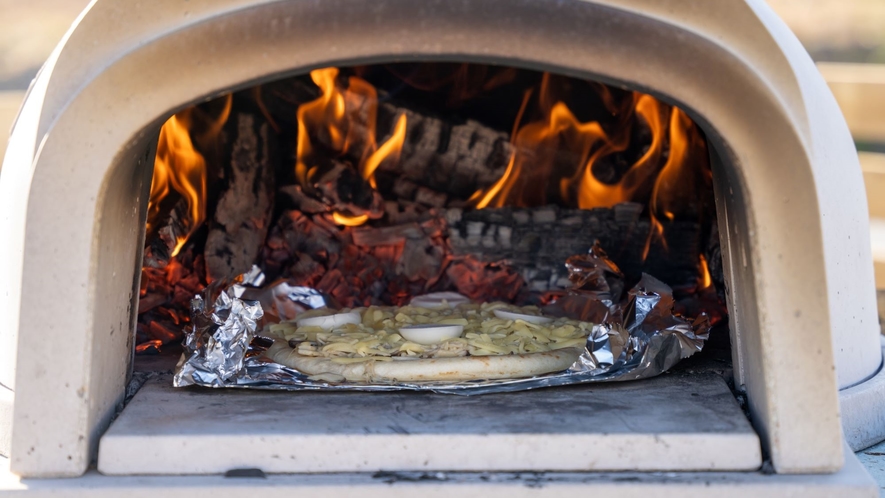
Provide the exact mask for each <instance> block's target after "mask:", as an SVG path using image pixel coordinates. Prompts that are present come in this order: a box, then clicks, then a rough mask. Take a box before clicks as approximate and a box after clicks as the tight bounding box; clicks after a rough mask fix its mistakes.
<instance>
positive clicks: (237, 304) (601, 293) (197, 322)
mask: <svg viewBox="0 0 885 498" xmlns="http://www.w3.org/2000/svg"><path fill="white" fill-rule="evenodd" d="M570 261H572V262H573V263H574V264H571V265H569V270H570V272H571V273H572V282H573V284H574V287H573V288H572V289H571V290H569V292H568V294H567V295H566V296H564V297H563V298H561V301H563V303H561V306H560V307H559V308H551V310H555V311H557V314H560V313H562V314H566V315H570V316H573V317H574V316H577V317H579V319H585V320H586V319H588V318H587V317H588V316H594V317H596V318H597V320H591V321H595V322H597V325H595V326H594V327H593V329H592V331H591V334H590V336H589V337H588V338H587V344H586V347H585V349H584V353H583V354H582V355H581V356H580V357H579V359H578V360H577V361H576V362H575V363H574V364H573V365H572V366H571V367H570V368H569V369H567V370H565V371H562V372H557V373H551V374H546V375H540V376H535V377H530V378H524V379H507V380H476V381H464V382H411V383H410V382H397V383H389V384H367V383H358V382H348V381H344V382H341V383H330V382H326V381H321V380H316V379H312V378H311V377H310V376H308V375H307V374H304V373H301V372H299V371H298V370H295V369H292V368H289V367H285V366H283V365H280V364H277V363H273V362H270V361H269V360H266V359H264V358H263V357H262V356H261V354H260V352H261V350H262V347H261V346H260V345H258V344H257V343H258V342H259V340H260V339H261V338H260V337H258V338H256V342H255V343H253V344H252V349H251V350H249V348H247V346H248V345H249V343H250V341H252V338H253V337H254V335H255V332H256V329H257V323H258V320H259V319H260V318H261V317H262V309H261V304H260V303H259V302H258V301H253V300H246V299H244V297H248V291H247V290H244V287H243V285H242V284H238V285H234V286H232V287H231V288H229V289H226V290H225V291H224V292H222V293H221V294H220V295H219V297H218V299H216V301H215V305H214V307H212V308H210V309H206V307H205V302H204V301H203V300H202V299H200V298H197V299H195V300H194V308H193V311H194V317H193V318H194V319H193V325H192V327H191V328H190V330H189V331H188V332H187V338H186V348H187V349H188V353H187V354H186V355H183V357H182V361H181V362H180V363H179V365H178V368H177V371H176V374H175V380H174V385H175V386H176V387H183V386H190V385H200V386H207V387H235V388H236V387H238V388H255V389H275V390H289V391H297V390H329V391H333V390H334V391H392V390H415V391H432V392H437V393H448V394H462V395H472V394H484V393H492V392H507V391H522V390H528V389H536V388H540V387H548V386H562V385H568V384H581V383H589V382H614V381H621V380H634V379H642V378H647V377H652V376H655V375H658V374H660V373H663V372H665V371H666V370H668V369H669V368H671V367H672V366H673V365H675V364H676V363H677V362H678V361H679V360H681V359H683V358H686V357H688V356H691V355H692V354H694V353H696V352H698V351H700V350H701V349H702V348H703V345H704V341H706V339H707V337H708V334H709V330H710V320H709V318H708V317H707V316H706V315H703V314H702V315H701V316H699V317H697V318H695V319H693V320H687V319H685V318H682V317H680V316H677V315H674V314H673V312H672V308H673V304H674V300H673V295H672V290H671V289H670V288H669V287H668V286H667V285H666V284H664V283H663V282H661V281H659V280H657V279H655V278H654V277H652V276H650V275H643V277H642V279H641V280H640V281H639V283H638V284H637V285H636V286H634V287H633V288H632V289H631V290H630V291H629V292H628V293H627V298H626V299H625V300H623V301H622V302H615V300H614V299H613V296H612V290H613V287H616V286H617V282H618V279H621V280H620V281H621V282H623V280H622V279H623V276H622V275H621V274H620V271H619V270H617V266H614V263H611V262H610V260H608V258H607V257H606V256H605V253H604V252H603V251H602V250H601V248H598V247H595V249H594V250H591V252H590V253H589V254H588V255H581V256H580V257H576V258H575V259H573V258H570ZM253 280H255V279H254V278H253ZM613 284H614V285H613ZM603 286H604V287H605V288H604V289H603V288H602V287H603ZM293 289H294V290H293ZM268 292H269V295H271V296H276V298H275V299H278V298H279V296H283V295H285V296H292V297H291V299H292V301H293V302H296V303H297V304H298V305H299V306H303V307H323V306H328V305H329V304H330V301H329V300H328V299H327V298H325V297H324V296H323V295H322V293H320V292H319V291H316V290H314V289H309V288H304V287H294V286H290V285H289V284H287V283H283V282H277V283H275V284H273V285H271V286H270V288H269V289H263V290H262V291H261V293H264V294H265V295H268ZM569 304H570V305H572V306H571V307H569V306H563V305H569ZM273 306H275V307H276V308H277V309H279V306H278V305H276V304H274V305H273ZM280 314H282V313H280ZM600 317H601V319H600ZM265 344H266V341H265Z"/></svg>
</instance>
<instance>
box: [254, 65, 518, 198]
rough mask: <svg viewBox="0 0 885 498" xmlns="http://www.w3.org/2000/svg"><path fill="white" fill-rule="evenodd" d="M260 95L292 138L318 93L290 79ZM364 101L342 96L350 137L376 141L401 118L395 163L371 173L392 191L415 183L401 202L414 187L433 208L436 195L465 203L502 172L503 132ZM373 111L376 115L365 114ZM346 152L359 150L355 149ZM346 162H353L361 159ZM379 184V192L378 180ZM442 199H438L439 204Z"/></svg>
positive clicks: (325, 140) (389, 102)
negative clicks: (304, 107) (397, 184)
mask: <svg viewBox="0 0 885 498" xmlns="http://www.w3.org/2000/svg"><path fill="white" fill-rule="evenodd" d="M263 95H264V99H265V104H266V106H267V108H269V109H272V110H273V111H272V112H273V113H274V114H273V118H274V120H276V121H277V122H278V123H280V124H281V126H283V127H284V128H289V130H290V131H289V133H293V135H292V136H295V134H296V133H297V123H296V122H295V121H294V118H295V116H296V114H297V108H298V105H299V104H302V103H304V102H307V101H309V100H311V99H314V98H316V97H317V96H318V95H319V92H318V90H317V88H316V87H315V86H314V85H313V84H312V83H310V82H309V81H308V80H305V79H304V78H291V79H288V80H283V81H279V82H275V83H271V84H269V85H267V86H266V87H265V88H264V92H263ZM368 100H369V98H368V97H365V96H363V95H360V94H356V93H349V94H348V101H347V105H348V108H352V109H354V112H353V114H352V115H353V116H355V119H354V120H353V121H352V122H351V129H350V133H349V135H350V136H353V137H365V136H367V135H368V133H370V132H371V133H373V134H374V136H375V137H377V138H378V141H379V142H381V141H383V140H385V139H386V138H387V137H390V136H392V135H393V133H394V129H395V127H396V125H397V122H398V120H399V119H400V116H403V115H405V117H406V133H405V140H404V141H403V146H402V151H401V152H400V156H399V157H400V160H399V161H390V162H384V163H382V164H381V165H380V167H379V168H378V170H377V172H376V173H378V175H379V178H381V177H386V178H387V179H388V183H389V185H387V189H388V190H389V189H392V188H394V186H393V183H394V181H395V180H396V179H398V178H403V179H406V180H408V181H409V182H412V183H414V184H415V186H414V187H411V188H412V190H411V191H410V192H409V193H408V194H407V195H406V196H400V198H402V199H405V200H415V198H414V197H412V196H413V195H417V194H419V191H418V189H417V187H418V186H424V187H427V188H428V189H431V190H432V191H435V192H421V193H420V195H421V199H418V201H419V202H422V201H423V202H427V203H428V205H434V206H438V205H439V204H440V203H441V198H440V194H439V193H441V192H445V193H447V194H449V196H451V197H453V198H455V199H460V200H466V199H467V198H469V197H470V196H471V195H473V193H474V192H476V190H477V189H481V188H487V187H489V186H491V185H493V184H494V183H495V181H497V180H498V178H500V177H501V175H502V174H503V173H504V170H505V169H506V168H507V164H508V162H509V160H510V156H511V152H512V146H511V144H510V141H509V137H508V135H507V133H504V132H500V131H497V130H495V129H492V128H489V127H487V126H485V125H483V124H482V123H480V122H478V121H474V120H466V121H463V122H460V123H453V122H452V121H451V120H447V119H444V118H442V117H439V116H435V115H433V114H432V113H427V112H423V111H421V110H418V109H415V108H413V107H411V106H410V105H409V104H408V103H406V102H400V101H397V100H396V99H393V98H389V97H388V96H387V95H385V94H383V92H379V94H378V99H377V100H378V102H380V103H378V104H377V106H374V102H369V101H368ZM373 107H375V111H376V113H377V114H373V113H372V112H371V110H372V108H373ZM373 116H377V119H376V123H377V127H376V123H372V122H371V121H372V117H373ZM284 133H285V132H284ZM315 139H316V140H317V141H318V142H319V143H321V144H322V145H324V146H325V147H327V148H329V149H330V150H334V147H333V146H332V144H331V143H329V140H330V138H329V137H327V136H324V135H323V134H318V136H316V137H315ZM352 149H353V150H354V151H357V152H358V151H360V148H359V147H353V148H352ZM348 159H350V160H351V161H353V162H354V164H356V163H358V162H359V161H360V159H361V158H360V157H349V158H348ZM379 183H381V184H382V190H384V188H383V183H384V182H383V181H380V182H379ZM406 188H407V189H408V188H409V187H408V186H406ZM447 200H448V199H447V198H446V197H445V196H444V195H443V197H442V202H446V201H447Z"/></svg>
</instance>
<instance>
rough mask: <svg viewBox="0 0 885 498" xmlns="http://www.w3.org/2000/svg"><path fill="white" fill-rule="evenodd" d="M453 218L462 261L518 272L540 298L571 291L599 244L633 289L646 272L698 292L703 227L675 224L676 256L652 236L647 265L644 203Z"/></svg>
mask: <svg viewBox="0 0 885 498" xmlns="http://www.w3.org/2000/svg"><path fill="white" fill-rule="evenodd" d="M445 216H446V219H447V221H448V224H449V234H448V235H449V243H450V244H451V248H452V252H453V254H454V255H455V256H468V255H469V256H473V257H476V258H478V259H479V260H481V261H484V262H497V261H506V262H507V263H508V264H510V265H512V266H513V267H514V268H516V269H518V271H519V272H520V274H521V275H522V277H523V278H524V279H525V280H526V282H527V283H528V286H529V288H530V289H531V290H533V291H539V292H544V291H548V290H554V289H562V288H567V287H568V286H569V282H568V272H567V271H566V269H565V266H564V263H565V260H566V259H567V258H568V257H569V256H572V255H575V254H583V253H586V252H587V251H588V250H589V249H590V247H592V246H593V243H594V242H595V241H596V240H599V241H600V243H601V245H602V247H603V248H604V249H605V250H606V252H608V255H609V256H610V257H611V259H612V260H614V261H615V263H617V264H618V266H619V267H620V268H621V270H622V271H623V272H624V274H625V276H626V278H627V281H628V284H629V285H632V283H633V282H636V281H638V280H639V278H640V277H641V275H642V272H647V273H650V274H652V275H655V276H656V277H658V278H659V279H661V280H663V281H664V282H666V283H668V284H669V285H671V286H673V287H674V289H676V290H679V289H688V288H694V287H695V286H696V285H697V271H698V263H699V256H700V251H701V249H702V247H701V243H700V233H701V226H700V224H698V223H693V222H674V223H671V224H670V225H669V226H668V227H667V230H666V231H665V235H664V237H665V240H666V243H667V248H668V250H665V249H663V247H662V242H661V241H659V240H657V239H656V238H655V237H654V236H652V237H651V244H652V245H653V250H651V251H649V255H648V257H647V258H643V253H644V249H645V246H646V244H647V243H649V236H650V235H649V234H650V232H651V230H652V227H651V222H650V221H649V219H648V218H647V217H644V216H642V206H640V205H639V204H634V203H623V204H618V205H616V206H614V207H613V208H611V209H605V208H597V209H591V210H578V209H564V208H558V207H555V206H549V207H545V208H535V209H520V208H494V209H480V210H472V211H462V210H460V209H448V210H446V212H445Z"/></svg>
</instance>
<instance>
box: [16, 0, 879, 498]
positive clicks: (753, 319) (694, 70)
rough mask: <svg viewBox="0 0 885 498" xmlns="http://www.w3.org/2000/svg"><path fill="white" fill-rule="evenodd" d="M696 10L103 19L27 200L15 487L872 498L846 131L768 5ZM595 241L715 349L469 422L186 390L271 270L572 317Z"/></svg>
mask: <svg viewBox="0 0 885 498" xmlns="http://www.w3.org/2000/svg"><path fill="white" fill-rule="evenodd" d="M683 3H684V2H654V1H648V0H637V1H623V0H617V1H616V0H612V1H608V0H567V1H560V2H550V1H543V0H523V1H519V2H510V1H499V0H489V1H484V2H469V1H448V2H436V1H421V2H416V1H403V0H383V1H376V2H366V1H363V0H325V1H323V2H314V1H302V0H279V1H264V0H226V1H223V2H219V1H212V2H209V1H197V2H194V1H191V2H185V3H179V2H159V3H158V2H149V3H139V2H132V1H126V2H107V1H97V2H93V3H92V4H91V5H90V7H89V8H88V9H87V10H86V11H85V12H84V13H83V14H82V15H81V17H80V18H79V19H78V21H77V23H76V24H75V25H74V27H73V28H72V29H71V31H70V32H69V33H68V35H67V36H66V37H65V39H64V40H63V42H62V44H61V45H59V47H58V48H57V49H56V51H55V52H54V53H53V54H52V56H51V57H50V59H49V61H48V62H47V63H46V65H45V66H44V67H43V69H42V71H41V73H40V74H39V76H38V77H37V79H36V80H35V81H34V83H33V84H32V86H31V88H30V90H29V93H28V96H27V98H26V101H25V104H24V105H23V107H22V110H21V112H20V115H19V117H18V119H17V121H16V124H15V127H14V129H13V133H12V137H11V141H10V145H9V150H8V152H7V154H6V157H5V159H4V163H3V169H2V171H3V173H2V176H0V212H2V213H3V214H4V216H3V217H2V218H0V233H3V234H4V237H5V239H4V240H3V241H2V242H0V251H2V255H3V257H2V258H0V274H2V275H4V278H3V279H2V283H0V290H2V295H3V296H4V298H3V299H2V301H0V317H2V322H0V324H2V325H0V339H2V347H0V351H2V357H0V388H2V392H3V394H2V395H3V401H2V403H3V404H2V405H0V408H2V410H0V428H2V429H3V432H2V433H0V453H2V454H3V455H4V456H5V457H7V458H8V461H9V469H8V470H4V471H3V472H4V473H5V475H4V477H3V478H2V479H0V494H3V493H5V492H15V490H18V492H21V493H23V494H27V493H33V494H34V495H38V494H40V493H49V492H65V493H67V494H76V493H81V494H83V495H90V494H91V493H94V492H95V491H96V489H99V488H100V489H106V490H108V492H111V493H113V494H120V493H124V492H135V493H140V492H154V490H156V491H157V492H162V493H166V494H170V495H172V494H176V493H177V494H176V496H177V495H182V496H184V495H188V494H191V493H193V492H194V490H196V489H201V490H202V491H201V492H205V491H207V490H210V489H211V490H216V492H218V493H222V494H225V493H229V494H233V493H241V492H243V491H245V490H248V491H249V492H254V493H268V494H272V493H279V492H281V490H285V491H286V492H288V493H291V492H296V493H308V494H310V493H315V494H328V493H349V492H361V493H362V492H368V493H378V492H382V491H383V492H385V493H388V492H390V493H393V494H397V493H400V494H402V493H411V492H422V491H423V492H439V493H443V492H453V491H455V490H458V491H462V492H470V493H475V494H477V495H478V494H483V495H487V494H490V493H491V494H494V493H499V494H504V493H508V494H509V493H513V492H518V491H519V490H521V489H526V490H532V492H538V493H542V494H543V493H557V494H561V493H566V492H586V491H598V490H610V491H614V492H619V491H620V492H627V493H633V494H638V493H640V492H648V491H652V492H658V491H667V490H669V491H671V492H672V491H674V490H676V489H679V490H680V491H687V492H690V493H691V492H694V493H700V492H709V493H711V494H713V493H715V494H721V493H724V492H727V491H731V492H734V491H737V490H740V489H745V490H749V489H751V488H752V489H753V491H754V492H757V493H758V492H761V493H763V494H766V493H767V494H769V495H772V496H774V495H781V494H784V493H787V492H798V490H800V489H801V490H806V489H809V488H815V489H818V490H820V491H821V492H823V493H843V494H845V495H846V496H848V495H851V496H854V495H857V496H872V495H874V494H875V486H874V485H873V484H872V481H871V479H870V478H869V476H868V475H867V474H866V472H865V471H864V470H863V468H862V467H861V466H860V464H859V462H858V461H857V459H856V458H855V457H854V455H853V453H852V450H859V449H862V448H864V447H867V446H869V445H872V444H874V443H877V442H879V441H880V440H882V439H885V419H883V418H882V415H881V414H882V413H883V410H882V404H883V401H882V400H883V399H885V397H883V394H885V380H883V379H885V377H883V374H881V373H880V369H881V365H882V358H883V354H882V343H881V342H880V335H879V325H878V323H877V314H876V300H875V293H874V282H873V272H872V260H871V255H870V247H869V235H868V223H869V220H868V215H867V207H866V202H865V197H864V188H863V180H862V177H861V173H860V168H859V165H858V162H857V156H856V152H855V149H854V145H853V142H852V140H851V136H850V134H849V132H848V129H847V127H846V125H845V122H844V119H843V118H842V116H841V114H840V112H839V109H838V107H837V105H836V102H835V100H834V99H833V97H832V95H831V94H830V92H829V90H828V89H827V87H826V85H825V83H824V81H823V79H822V78H821V76H820V75H819V74H818V72H817V70H816V69H815V67H814V65H813V63H812V61H811V59H810V58H809V57H808V55H807V53H806V52H805V51H804V50H803V49H802V47H801V45H800V44H799V42H798V41H797V40H796V39H795V37H794V36H793V35H792V34H791V33H790V32H789V30H788V29H787V28H786V27H785V26H784V25H783V23H782V22H781V21H780V20H779V19H777V17H776V16H775V15H774V14H773V13H772V12H771V10H770V9H769V8H768V7H767V6H766V5H765V4H764V3H763V2H761V1H760V2H756V1H754V0H746V1H744V0H732V1H729V2H717V3H716V5H715V6H714V5H713V4H712V3H711V4H707V3H704V4H698V5H694V4H692V5H690V6H689V5H687V4H685V5H683ZM323 151H325V152H323ZM318 158H319V159H318ZM218 165H222V166H218ZM316 165H319V166H316ZM576 165H578V166H576ZM238 168H239V169H238ZM312 189H313V190H312ZM311 192H314V193H311ZM317 192H318V193H317ZM381 220H383V221H381ZM234 225H237V226H240V227H245V228H242V229H239V230H232V229H230V227H231V226H234ZM330 234H331V235H330ZM600 240H601V241H602V242H601V243H602V246H603V247H604V249H606V251H608V253H609V255H610V256H611V257H612V258H613V259H614V260H615V261H617V263H618V265H619V266H621V268H622V269H623V270H624V273H625V275H626V277H625V278H626V280H625V281H626V282H627V283H628V284H630V285H632V284H631V282H632V283H635V281H636V280H638V279H639V277H640V276H641V274H642V273H643V272H647V273H651V274H653V275H654V276H656V277H658V278H660V279H661V280H663V281H665V282H666V283H667V284H669V285H670V287H672V289H673V293H674V297H675V298H676V301H677V307H678V308H679V310H680V311H682V312H684V313H686V314H692V313H697V312H699V311H705V312H706V313H708V314H710V315H713V317H714V319H715V321H717V322H718V323H717V324H716V325H715V326H714V328H713V330H712V332H711V336H710V340H709V341H708V345H707V348H705V350H704V351H703V352H702V353H699V354H698V355H697V357H696V358H689V359H688V360H683V362H682V363H680V364H679V365H677V367H675V368H673V369H671V371H670V372H668V373H666V374H664V375H660V376H658V377H655V378H650V379H642V380H634V381H630V382H615V383H608V384H590V385H582V386H570V387H558V388H551V389H538V390H531V391H525V392H514V393H497V394H487V395H480V396H467V397H462V396H451V395H442V394H430V393H402V392H362V393H341V392H336V393H328V392H298V393H284V392H274V391H260V392H255V391H248V390H242V389H214V390H213V389H207V388H187V389H175V388H172V387H171V375H170V374H169V373H168V372H169V370H170V369H172V368H173V366H174V364H175V361H176V360H177V359H178V356H179V355H180V351H181V350H180V349H176V347H177V346H176V344H177V343H178V342H179V341H180V339H181V336H180V332H179V331H180V330H181V328H180V327H181V325H183V323H184V322H187V320H188V316H187V310H188V306H189V302H190V298H191V297H192V296H193V295H194V294H196V293H199V292H201V291H202V290H203V288H204V287H205V286H206V285H207V283H209V282H212V281H218V282H222V281H226V280H228V279H230V278H232V277H234V276H236V275H238V274H240V273H242V272H244V271H247V270H248V269H249V267H250V266H251V265H252V264H253V263H258V264H259V266H261V268H262V269H263V270H264V272H265V273H266V274H267V276H268V277H269V278H282V279H288V280H289V281H290V282H296V283H299V284H305V285H310V286H311V287H315V288H317V289H319V290H321V291H322V292H324V293H326V294H328V295H330V296H332V297H333V298H335V299H336V300H337V301H338V302H340V303H342V304H343V305H346V306H349V307H352V306H360V305H364V304H368V303H370V302H372V303H375V302H382V303H384V304H397V305H398V304H403V303H405V302H408V300H409V299H411V298H412V297H415V296H416V295H419V294H421V293H422V292H426V291H456V292H460V293H462V294H465V295H468V296H469V297H470V298H473V299H475V300H478V301H484V300H493V299H506V300H510V301H517V300H522V301H521V302H527V303H532V304H545V303H547V302H555V301H556V299H557V292H558V289H561V288H562V287H563V286H564V285H567V284H568V278H567V277H568V275H567V273H566V272H565V271H564V265H563V264H561V263H560V262H562V263H564V261H565V259H566V258H567V257H568V256H571V255H574V254H580V253H586V251H587V250H589V248H590V247H591V246H593V244H594V242H597V241H600ZM295 246H297V250H296V249H294V247H295ZM501 262H506V264H504V263H501ZM62 477H64V478H70V479H58V478H62ZM388 484H389V486H387V485H388ZM381 485H385V486H381ZM745 486H746V487H745ZM742 487H745V488H742ZM431 488H433V489H431ZM665 488H666V489H665ZM852 493H853V494H852Z"/></svg>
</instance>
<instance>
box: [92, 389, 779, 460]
mask: <svg viewBox="0 0 885 498" xmlns="http://www.w3.org/2000/svg"><path fill="white" fill-rule="evenodd" d="M761 465H762V456H761V450H760V444H759V438H758V436H757V435H756V433H755V432H754V431H753V429H752V427H751V426H750V424H749V422H748V420H747V418H746V416H745V415H744V413H743V412H742V411H741V409H740V407H739V406H738V404H737V402H736V401H735V399H734V396H733V395H732V393H731V391H730V390H729V389H728V386H727V385H726V384H725V381H724V380H722V378H721V377H720V376H718V375H716V374H711V373H707V374H700V373H697V374H685V373H673V374H667V375H662V376H660V377H656V378H653V379H645V380H643V381H641V382H618V383H613V384H596V385H583V386H571V387H560V388H547V389H538V390H533V391H526V392H520V393H500V394H485V395H481V396H455V395H440V394H432V393H414V392H388V393H383V392H382V393H378V392H375V393H361V392H337V393H329V392H305V391H302V392H276V391H254V390H252V391H243V390H239V389H200V388H194V389H176V388H173V387H172V386H171V382H170V379H169V377H168V376H161V377H157V378H154V379H151V380H149V381H148V382H146V383H145V385H144V386H143V387H142V388H141V390H139V391H138V393H137V394H136V395H135V397H134V398H133V399H132V401H131V402H130V403H129V404H128V405H127V406H126V408H125V409H124V410H123V412H122V413H121V414H120V416H119V417H118V418H117V420H116V421H115V422H114V423H113V425H112V426H111V428H110V429H109V430H108V432H107V433H106V434H105V435H104V436H103V437H102V438H101V442H100V445H99V451H98V470H99V471H101V472H102V473H104V474H109V475H129V474H133V473H139V474H151V475H164V474H221V473H224V472H226V471H228V470H230V469H235V468H244V467H253V468H260V469H262V470H263V471H265V472H268V473H291V472H305V473H309V472H375V471H380V470H395V471H427V470H451V471H469V470H473V469H477V468H482V469H485V470H489V471H511V470H529V471H551V470H552V471H585V470H593V471H613V470H635V471H669V470H704V471H708V470H709V471H712V470H720V471H722V470H728V471H742V470H755V469H758V468H759V467H760V466H761Z"/></svg>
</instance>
